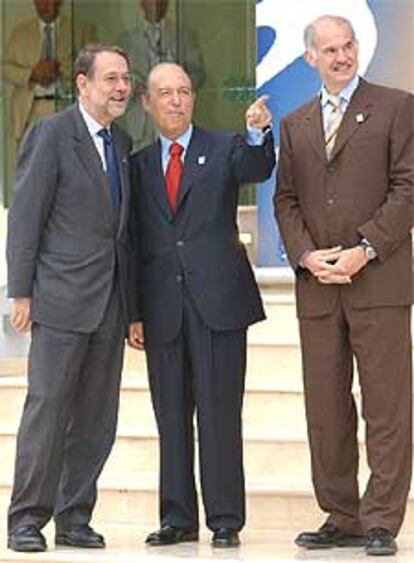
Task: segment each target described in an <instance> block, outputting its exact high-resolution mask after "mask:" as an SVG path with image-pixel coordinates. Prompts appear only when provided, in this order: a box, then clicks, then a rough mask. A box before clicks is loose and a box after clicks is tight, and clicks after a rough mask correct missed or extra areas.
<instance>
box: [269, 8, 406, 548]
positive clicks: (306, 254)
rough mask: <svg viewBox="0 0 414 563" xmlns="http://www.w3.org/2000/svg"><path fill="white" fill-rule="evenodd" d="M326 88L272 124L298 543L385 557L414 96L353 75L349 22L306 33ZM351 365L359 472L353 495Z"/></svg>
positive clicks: (395, 444)
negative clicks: (365, 470)
mask: <svg viewBox="0 0 414 563" xmlns="http://www.w3.org/2000/svg"><path fill="white" fill-rule="evenodd" d="M305 45H306V52H305V59H306V61H307V62H308V63H309V64H310V65H311V66H312V67H314V68H315V69H316V70H317V71H318V73H319V75H320V77H321V80H322V83H323V86H322V89H321V92H320V95H318V96H317V97H316V98H314V99H313V100H311V101H310V102H309V103H307V104H305V105H304V106H302V107H301V108H299V109H298V110H296V111H295V112H293V113H292V114H290V115H288V116H287V117H286V118H284V119H282V121H281V140H280V160H279V167H278V177H277V191H276V194H275V198H274V202H275V211H276V218H277V221H278V225H279V228H280V231H281V233H282V238H283V240H284V243H285V246H286V250H287V254H288V257H289V260H290V262H291V264H292V266H293V267H294V269H295V273H296V291H297V312H298V317H299V325H300V335H301V347H302V358H303V375H304V387H305V404H306V416H307V423H308V434H309V442H310V450H311V462H312V478H313V483H314V487H315V493H316V497H317V500H318V503H319V506H320V507H321V508H322V510H323V511H325V512H327V513H328V518H327V520H326V522H325V523H324V524H323V526H322V527H321V528H320V529H319V530H318V531H316V532H303V533H301V534H299V536H298V537H297V538H296V543H297V544H298V545H299V546H302V547H305V548H308V549H314V548H319V547H322V548H326V547H335V546H358V545H361V546H362V545H365V550H366V553H367V554H368V555H391V554H394V553H395V552H396V550H397V544H396V541H395V537H396V536H397V534H398V532H399V530H400V527H401V524H402V521H403V517H404V513H405V507H406V502H407V495H408V490H409V487H410V481H411V457H412V437H411V426H412V420H411V403H412V387H411V377H412V366H411V361H412V360H411V354H412V343H411V334H410V317H411V303H412V295H413V294H412V287H413V271H412V249H411V228H412V226H413V191H414V97H413V95H411V94H409V93H406V92H403V91H400V90H395V89H391V88H385V87H382V86H378V85H374V84H371V83H369V82H367V81H365V80H364V79H362V78H361V77H359V76H358V42H357V40H356V38H355V33H354V30H353V28H352V26H351V24H350V22H349V21H348V20H345V19H344V18H340V17H334V16H324V17H320V18H318V19H317V20H315V21H314V22H313V23H312V24H311V25H309V26H308V27H307V28H306V31H305ZM354 360H355V361H356V365H357V367H358V373H359V383H360V388H361V393H362V414H363V417H364V419H365V422H366V435H365V437H366V448H367V458H368V465H369V469H370V474H369V479H368V483H367V486H366V489H365V492H364V494H363V495H362V497H360V495H359V491H358V440H357V428H356V426H357V414H356V408H355V402H354V398H353V395H352V381H353V361H354Z"/></svg>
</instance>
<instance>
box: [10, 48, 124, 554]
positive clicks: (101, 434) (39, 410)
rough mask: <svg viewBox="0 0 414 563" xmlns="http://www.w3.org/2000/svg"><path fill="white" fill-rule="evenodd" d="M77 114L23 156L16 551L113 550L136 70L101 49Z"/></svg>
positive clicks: (87, 65)
mask: <svg viewBox="0 0 414 563" xmlns="http://www.w3.org/2000/svg"><path fill="white" fill-rule="evenodd" d="M74 74H75V81H76V87H77V90H78V103H77V104H75V105H72V106H70V107H69V108H68V109H66V110H64V111H62V112H59V113H57V114H55V115H53V116H49V117H46V118H43V119H41V120H39V121H37V122H36V123H35V124H34V125H32V126H31V127H30V129H29V130H28V132H27V133H26V135H25V136H24V138H23V141H22V143H21V147H20V150H19V158H18V163H17V172H16V180H15V192H14V198H13V203H12V205H11V208H10V211H9V228H8V235H7V261H8V295H9V297H11V298H12V299H13V301H12V315H11V322H12V325H13V326H14V328H15V329H16V330H17V331H19V332H25V331H28V330H29V329H31V347H30V354H29V371H28V392H27V397H26V402H25V406H24V410H23V416H22V420H21V424H20V429H19V433H18V438H17V452H16V465H15V479H14V486H13V492H12V499H11V504H10V507H9V512H8V532H9V538H8V545H9V547H10V548H11V549H14V550H16V551H44V550H45V549H46V541H45V538H44V536H43V535H42V533H41V530H42V528H43V527H44V526H45V524H46V523H47V522H48V521H49V520H50V519H51V518H52V517H53V518H54V521H55V525H56V537H55V542H56V544H57V545H70V546H75V547H91V548H94V547H96V548H99V547H104V545H105V542H104V538H103V536H101V535H100V534H98V533H96V532H95V531H94V530H93V529H92V528H91V527H90V526H89V522H90V520H91V517H92V511H93V508H94V505H95V502H96V495H97V490H96V480H97V478H98V476H99V474H100V472H101V470H102V467H103V465H104V463H105V460H106V458H107V456H108V454H109V452H110V450H111V447H112V444H113V441H114V439H115V430H116V421H117V412H118V402H119V385H120V376H121V368H122V360H123V351H124V341H125V334H126V330H127V322H126V315H127V305H126V304H125V296H126V288H125V283H126V281H125V272H126V269H125V264H126V261H125V256H124V255H125V251H126V249H125V239H126V234H125V228H126V217H127V209H128V206H129V173H128V172H129V167H128V154H129V151H130V149H131V139H130V138H129V137H128V136H127V135H126V134H125V133H124V132H123V131H122V130H121V129H120V128H119V127H117V126H116V125H113V124H112V125H111V123H112V120H113V119H115V118H117V117H119V116H120V115H121V114H122V113H123V112H124V111H125V109H126V106H127V102H128V96H129V94H130V90H131V78H130V73H129V62H128V58H127V55H126V53H125V52H124V51H123V50H121V49H120V48H119V47H109V46H105V45H89V46H86V47H85V48H84V49H83V50H81V52H80V53H79V55H78V57H77V59H76V61H75V66H74Z"/></svg>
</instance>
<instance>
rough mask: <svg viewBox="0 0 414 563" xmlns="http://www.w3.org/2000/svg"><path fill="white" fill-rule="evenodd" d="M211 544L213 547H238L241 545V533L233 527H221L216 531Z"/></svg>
mask: <svg viewBox="0 0 414 563" xmlns="http://www.w3.org/2000/svg"><path fill="white" fill-rule="evenodd" d="M211 545H212V546H213V547H237V546H238V545H240V539H239V534H238V532H236V530H232V529H231V528H219V529H218V530H215V531H214V534H213V539H212V540H211Z"/></svg>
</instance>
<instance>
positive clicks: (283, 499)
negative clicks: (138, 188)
mask: <svg viewBox="0 0 414 563" xmlns="http://www.w3.org/2000/svg"><path fill="white" fill-rule="evenodd" d="M263 295H264V301H265V307H266V311H267V316H268V319H267V320H266V321H265V322H263V323H260V324H258V325H255V326H253V327H252V328H251V329H250V331H249V354H248V375H247V381H246V397H245V404H244V413H243V418H244V443H245V469H246V484H247V492H248V495H247V499H248V506H247V525H246V529H247V530H260V531H263V530H264V531H266V530H267V531H268V532H269V533H272V534H274V533H276V534H277V533H284V532H283V531H286V532H287V531H290V532H291V534H292V536H293V535H294V534H295V532H296V531H297V530H302V529H313V528H315V527H317V526H318V525H320V523H321V522H322V521H323V515H322V514H321V512H320V511H319V509H318V507H317V505H316V503H315V501H314V497H313V492H312V485H311V480H310V469H309V453H308V446H307V441H306V424H305V415H304V407H303V395H302V384H301V362H300V352H299V340H298V330H297V322H296V318H295V310H294V297H293V292H292V289H291V286H289V285H286V286H282V287H279V288H278V289H277V290H275V288H270V289H266V288H264V291H263ZM25 363H26V361H25V357H24V356H21V357H11V356H9V357H6V358H4V357H3V358H0V452H1V453H0V459H1V462H0V522H2V524H1V525H0V526H1V527H0V530H5V513H6V507H7V504H8V500H9V496H10V486H11V480H12V473H13V457H14V448H15V436H16V430H17V425H18V419H19V415H20V411H21V407H22V402H23V399H24V395H25V385H26V382H25V376H24V374H25V369H26V367H25ZM355 394H356V395H357V396H358V387H357V384H355ZM360 426H361V429H360V430H361V439H360V448H361V460H362V463H361V485H363V483H364V481H365V478H366V474H367V469H366V465H365V461H364V459H365V455H364V453H365V452H364V444H363V439H362V437H363V424H362V423H361V425H360ZM157 466H158V444H157V434H156V429H155V424H154V420H153V414H152V408H151V402H150V398H149V391H148V386H147V381H146V367H145V358H144V355H143V354H142V353H139V352H136V351H133V350H131V349H128V350H127V354H126V358H125V365H124V373H123V384H122V396H121V408H120V418H119V429H118V437H117V440H116V444H115V446H114V449H113V452H112V454H111V456H110V459H109V460H108V463H107V465H106V467H105V469H104V472H103V474H102V477H101V479H100V483H99V485H100V492H99V498H98V505H97V508H96V511H95V516H94V524H96V526H97V527H102V526H108V525H109V526H115V527H117V526H121V527H122V526H126V527H128V526H129V527H131V526H134V527H138V528H139V527H140V529H142V530H145V531H146V530H151V529H152V528H153V527H154V526H157V524H158V521H157V507H158V498H157ZM200 522H201V523H203V522H204V518H203V516H201V518H200ZM203 533H205V532H203ZM402 533H403V534H406V535H410V534H413V535H414V495H413V497H412V498H410V502H409V506H408V513H407V517H406V521H405V524H404V528H403V531H402ZM6 554H7V557H10V559H9V558H6ZM13 557H14V558H12V557H11V555H10V552H6V551H5V550H4V548H2V546H1V545H0V562H3V561H4V562H5V561H9V560H10V561H12V560H13V561H26V560H28V559H25V558H24V557H22V558H21V559H19V556H18V555H17V554H14V555H13ZM26 557H27V556H26ZM39 557H40V556H39ZM79 557H80V556H79ZM35 560H36V561H52V559H47V558H45V559H41V558H40V559H35ZM57 560H58V559H56V561H57ZM59 560H60V559H59ZM62 560H63V559H62ZM64 560H65V561H72V560H71V559H67V560H66V559H64ZM104 560H105V561H106V560H107V559H102V561H104ZM117 560H118V559H113V561H117ZM252 560H253V559H252ZM53 561H54V559H53ZM73 561H79V562H82V563H83V562H84V561H85V562H86V561H88V559H87V558H86V559H81V558H79V559H78V558H73ZM90 561H99V562H100V559H99V558H98V559H91V560H90ZM108 561H109V559H108ZM111 561H112V559H111ZM133 561H134V559H131V562H130V563H132V562H133ZM274 561H276V559H274Z"/></svg>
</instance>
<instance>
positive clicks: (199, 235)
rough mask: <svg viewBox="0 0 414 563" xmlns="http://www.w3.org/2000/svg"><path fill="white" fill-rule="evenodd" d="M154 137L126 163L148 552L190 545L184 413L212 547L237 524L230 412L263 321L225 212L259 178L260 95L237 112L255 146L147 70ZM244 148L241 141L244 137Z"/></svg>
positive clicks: (171, 69)
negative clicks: (150, 424) (147, 468)
mask: <svg viewBox="0 0 414 563" xmlns="http://www.w3.org/2000/svg"><path fill="white" fill-rule="evenodd" d="M143 104H144V107H145V109H146V110H147V111H148V112H149V113H150V114H151V116H152V118H153V120H154V122H155V124H156V126H157V128H158V130H159V132H160V139H159V140H158V142H156V143H155V144H153V145H151V146H149V147H147V148H146V149H143V150H142V151H140V152H138V153H137V154H136V155H134V157H133V158H132V172H133V175H134V178H135V180H134V182H133V188H132V189H133V192H132V193H133V196H135V197H133V199H132V201H133V203H132V210H131V223H132V229H133V230H134V231H135V232H136V231H137V232H138V235H136V238H139V240H140V242H141V257H140V260H138V259H137V260H136V261H135V263H136V265H137V266H138V262H139V265H140V276H141V278H142V284H141V285H139V283H138V282H135V285H134V287H133V288H132V289H131V292H132V293H134V292H136V291H137V289H138V288H140V291H141V294H142V299H143V304H142V310H141V311H140V310H139V309H138V308H136V309H135V310H133V311H132V320H133V321H142V322H143V328H144V335H143V332H142V325H141V324H140V323H139V322H135V323H133V324H132V325H131V327H130V343H131V344H132V345H134V346H135V347H140V346H142V345H143V344H144V336H145V350H146V354H147V363H148V371H149V380H150V388H151V394H152V400H153V405H154V410H155V416H156V419H157V424H158V430H159V434H160V489H161V490H160V520H161V529H160V530H158V531H156V532H154V533H152V534H150V535H149V536H148V538H147V543H148V544H149V545H165V544H171V543H178V542H184V541H195V540H197V539H198V509H197V498H196V489H195V484H194V472H193V462H194V433H193V416H194V411H196V413H197V426H198V439H199V445H200V446H199V447H200V468H201V487H202V492H203V500H204V506H205V510H206V518H207V526H208V527H209V528H210V529H211V530H213V532H214V534H213V541H212V543H213V545H214V546H216V547H231V546H235V545H238V543H239V538H238V531H239V530H240V529H241V528H242V526H243V524H244V520H245V507H244V476H243V461H242V436H241V409H242V401H243V390H244V375H245V362H246V331H247V327H248V325H250V324H252V323H254V322H257V321H260V320H262V319H263V318H264V312H263V308H262V303H261V299H260V295H259V292H258V288H257V285H256V282H255V280H254V276H253V272H252V269H251V267H250V265H249V262H248V259H247V256H246V252H245V249H244V247H243V245H242V244H241V243H240V242H239V237H238V230H237V223H236V213H237V199H238V193H239V186H240V184H241V183H243V182H256V181H261V180H264V179H266V178H267V177H269V176H270V174H271V172H272V169H273V166H274V161H275V157H274V150H273V139H272V134H271V131H270V130H269V131H267V130H266V132H265V133H263V129H269V124H270V121H271V116H270V113H269V112H268V110H267V108H266V106H265V104H264V100H263V99H260V100H258V101H257V102H256V103H254V104H253V105H252V106H251V107H250V108H249V110H248V111H247V124H248V126H249V127H251V128H252V130H251V133H250V134H251V136H252V137H253V136H256V137H257V139H256V142H257V143H258V146H250V145H249V144H248V143H247V142H246V141H245V140H244V138H243V137H241V136H240V135H236V134H226V133H222V132H210V131H205V130H204V129H200V128H198V127H195V126H194V125H193V124H192V122H191V120H192V113H193V105H194V93H193V90H192V85H191V81H190V78H189V77H188V75H187V74H186V73H185V72H184V70H183V69H182V68H181V67H180V66H178V65H176V64H172V63H164V64H160V65H157V66H156V67H154V69H153V70H152V71H151V73H150V75H149V78H148V85H147V93H146V95H145V96H144V97H143ZM251 142H253V140H252V141H251Z"/></svg>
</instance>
